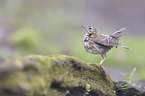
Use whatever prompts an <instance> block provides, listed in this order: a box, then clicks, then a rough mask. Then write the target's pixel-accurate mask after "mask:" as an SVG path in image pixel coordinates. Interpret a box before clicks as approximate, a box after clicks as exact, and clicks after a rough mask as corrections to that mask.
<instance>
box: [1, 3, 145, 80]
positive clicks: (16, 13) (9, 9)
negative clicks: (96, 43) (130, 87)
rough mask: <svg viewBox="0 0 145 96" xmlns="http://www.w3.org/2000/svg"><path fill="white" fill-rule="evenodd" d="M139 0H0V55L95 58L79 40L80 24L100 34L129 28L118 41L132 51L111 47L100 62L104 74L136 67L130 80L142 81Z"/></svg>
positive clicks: (144, 18) (144, 42) (144, 57)
mask: <svg viewBox="0 0 145 96" xmlns="http://www.w3.org/2000/svg"><path fill="white" fill-rule="evenodd" d="M144 5H145V1H144V0H0V46H1V47H0V56H1V57H6V56H26V55H30V54H40V55H52V54H66V55H70V56H75V57H77V58H80V59H82V60H84V61H87V62H95V63H98V62H100V59H101V56H100V55H93V54H88V53H86V52H85V49H84V47H83V44H82V38H83V36H84V34H85V31H84V30H83V29H82V28H81V27H80V26H81V25H93V26H95V27H96V28H97V31H98V33H100V34H111V33H113V32H115V31H116V30H119V29H120V28H122V27H128V28H129V30H127V31H126V33H127V34H128V35H126V36H124V37H122V38H121V42H122V43H124V44H125V45H126V46H128V47H131V48H132V49H133V50H132V51H131V50H126V49H123V48H113V50H111V52H110V53H108V54H107V55H108V57H107V59H106V61H105V62H104V64H103V65H104V66H105V68H106V70H107V72H108V73H109V74H111V76H112V77H113V78H115V79H116V80H120V79H123V78H122V77H123V76H122V75H121V74H120V73H121V72H123V73H125V74H130V73H129V71H128V70H129V69H132V68H133V67H137V72H136V76H135V78H134V79H135V80H143V81H144V80H145V74H144V73H145V50H144V48H145V38H144V37H145V36H144V35H145V33H144V30H145V27H144V26H145V12H144V9H145V6H144Z"/></svg>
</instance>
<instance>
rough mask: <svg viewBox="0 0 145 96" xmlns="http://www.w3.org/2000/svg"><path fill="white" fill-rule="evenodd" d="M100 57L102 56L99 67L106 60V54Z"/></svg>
mask: <svg viewBox="0 0 145 96" xmlns="http://www.w3.org/2000/svg"><path fill="white" fill-rule="evenodd" d="M101 56H102V59H101V62H100V63H99V65H101V64H102V63H103V62H104V61H105V59H106V54H102V55H101Z"/></svg>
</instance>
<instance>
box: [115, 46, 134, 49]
mask: <svg viewBox="0 0 145 96" xmlns="http://www.w3.org/2000/svg"><path fill="white" fill-rule="evenodd" d="M118 47H123V48H126V49H129V50H133V49H132V48H129V47H127V46H118Z"/></svg>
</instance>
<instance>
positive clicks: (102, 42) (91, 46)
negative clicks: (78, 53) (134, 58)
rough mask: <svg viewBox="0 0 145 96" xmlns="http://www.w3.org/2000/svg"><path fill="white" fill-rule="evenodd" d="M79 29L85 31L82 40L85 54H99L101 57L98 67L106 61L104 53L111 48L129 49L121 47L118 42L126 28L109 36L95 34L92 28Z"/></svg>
mask: <svg viewBox="0 0 145 96" xmlns="http://www.w3.org/2000/svg"><path fill="white" fill-rule="evenodd" d="M81 27H82V28H84V29H85V30H86V34H85V35H84V38H83V44H84V48H85V50H86V52H89V53H93V54H100V55H101V56H102V59H101V62H100V63H99V64H100V65H101V64H102V63H103V62H104V60H105V59H106V53H107V52H109V50H111V48H113V47H116V48H117V47H124V48H126V49H131V48H129V47H126V46H122V45H121V44H122V43H120V42H119V38H120V37H121V36H124V35H125V33H124V32H123V31H124V30H126V29H127V27H123V28H121V29H120V30H118V31H116V32H114V33H113V34H111V35H104V34H97V31H96V29H95V28H94V27H93V26H81ZM131 50H132V49H131Z"/></svg>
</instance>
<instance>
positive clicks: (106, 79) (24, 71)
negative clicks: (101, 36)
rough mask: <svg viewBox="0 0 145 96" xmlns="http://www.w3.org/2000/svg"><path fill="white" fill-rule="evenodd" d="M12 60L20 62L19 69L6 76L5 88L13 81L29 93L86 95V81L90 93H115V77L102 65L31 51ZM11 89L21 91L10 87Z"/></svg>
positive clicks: (12, 83)
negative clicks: (27, 54) (34, 53)
mask: <svg viewBox="0 0 145 96" xmlns="http://www.w3.org/2000/svg"><path fill="white" fill-rule="evenodd" d="M6 62H7V61H6ZM11 62H14V63H13V65H17V66H15V67H16V69H13V70H10V71H9V72H10V73H9V74H8V75H7V78H5V79H3V80H5V82H6V83H0V85H1V87H0V88H1V89H2V86H3V85H9V87H10V88H12V89H13V87H14V86H18V89H19V87H22V88H23V94H26V95H34V94H39V95H45V96H47V95H48V96H49V95H52V94H56V95H55V96H59V95H65V93H66V91H69V93H67V94H72V95H76V94H80V95H83V94H86V89H85V88H86V84H90V85H91V88H90V92H89V94H96V95H97V94H102V95H107V94H109V95H111V96H113V95H114V93H113V92H114V89H115V88H114V81H113V80H112V79H111V78H110V76H109V75H108V74H106V73H105V71H104V69H103V67H102V66H100V65H96V64H93V63H92V64H91V63H86V62H84V61H82V60H79V59H77V58H75V57H71V56H66V55H59V54H57V55H52V56H41V55H31V56H26V57H24V58H13V59H11ZM20 66H21V67H20ZM0 67H1V66H0ZM11 72H12V73H11ZM15 77H17V78H15ZM1 80H2V79H1ZM24 89H25V90H24ZM26 89H27V90H26ZM7 91H10V92H11V93H13V94H20V93H19V92H15V91H13V90H10V89H9V90H7ZM2 92H3V91H2ZM95 92H97V93H95Z"/></svg>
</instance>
